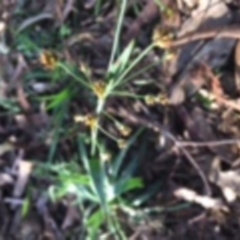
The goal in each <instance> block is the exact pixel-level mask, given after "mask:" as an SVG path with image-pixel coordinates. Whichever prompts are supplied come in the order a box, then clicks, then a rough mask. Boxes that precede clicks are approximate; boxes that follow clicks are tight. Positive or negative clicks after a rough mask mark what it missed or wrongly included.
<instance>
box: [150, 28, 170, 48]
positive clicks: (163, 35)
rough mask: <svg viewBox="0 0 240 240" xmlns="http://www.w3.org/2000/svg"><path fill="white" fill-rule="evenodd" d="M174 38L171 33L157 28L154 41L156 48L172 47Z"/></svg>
mask: <svg viewBox="0 0 240 240" xmlns="http://www.w3.org/2000/svg"><path fill="white" fill-rule="evenodd" d="M172 38H173V36H172V35H171V34H170V33H168V32H166V31H164V30H161V29H160V28H159V27H156V28H155V29H154V32H153V36H152V41H153V42H154V44H155V46H156V47H159V48H163V49H164V48H169V47H170V46H171V42H172Z"/></svg>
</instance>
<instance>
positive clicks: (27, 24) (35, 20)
mask: <svg viewBox="0 0 240 240" xmlns="http://www.w3.org/2000/svg"><path fill="white" fill-rule="evenodd" d="M53 18H54V16H53V14H52V13H40V14H38V15H36V16H32V17H30V18H27V19H26V20H24V21H23V22H22V24H20V26H19V27H18V30H17V32H18V33H20V32H22V31H23V30H24V29H26V28H28V27H30V26H32V25H33V24H36V23H38V22H41V21H43V20H46V19H53Z"/></svg>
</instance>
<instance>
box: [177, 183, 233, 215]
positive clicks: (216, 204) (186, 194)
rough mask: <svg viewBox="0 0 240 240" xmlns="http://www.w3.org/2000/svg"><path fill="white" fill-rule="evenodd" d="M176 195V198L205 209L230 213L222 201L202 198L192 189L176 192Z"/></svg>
mask: <svg viewBox="0 0 240 240" xmlns="http://www.w3.org/2000/svg"><path fill="white" fill-rule="evenodd" d="M174 195H175V197H177V198H180V199H183V200H185V201H187V202H191V203H196V204H199V205H201V206H202V207H203V208H205V209H211V210H223V211H226V212H228V211H229V210H228V208H227V206H225V205H224V203H223V201H222V200H221V199H217V198H212V197H209V196H201V195H199V194H198V193H196V192H195V191H193V190H191V189H187V188H180V189H177V190H175V191H174Z"/></svg>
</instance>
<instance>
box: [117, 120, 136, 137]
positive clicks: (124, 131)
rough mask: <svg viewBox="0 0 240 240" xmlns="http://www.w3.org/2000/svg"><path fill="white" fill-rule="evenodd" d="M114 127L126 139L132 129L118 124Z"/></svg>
mask: <svg viewBox="0 0 240 240" xmlns="http://www.w3.org/2000/svg"><path fill="white" fill-rule="evenodd" d="M116 126H117V128H118V130H119V132H120V134H121V135H122V136H123V137H128V136H129V135H130V134H131V132H132V129H131V128H130V127H128V126H126V125H123V124H120V123H119V124H117V125H116Z"/></svg>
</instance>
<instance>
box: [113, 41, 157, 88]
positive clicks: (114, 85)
mask: <svg viewBox="0 0 240 240" xmlns="http://www.w3.org/2000/svg"><path fill="white" fill-rule="evenodd" d="M154 46H155V44H154V43H153V44H151V45H150V46H148V47H147V48H146V49H145V50H144V51H143V52H142V53H141V54H140V55H139V56H138V57H137V58H136V59H135V60H134V61H133V63H132V64H131V65H130V66H129V67H128V68H127V69H126V71H125V72H124V73H123V74H122V75H121V76H120V77H119V78H118V80H117V81H116V82H115V83H114V84H113V88H116V87H117V86H118V85H120V84H121V82H122V80H123V79H124V78H125V77H126V76H127V74H128V73H129V72H130V71H131V70H132V69H133V68H134V67H135V66H136V65H137V64H138V63H139V62H140V61H141V60H142V59H143V58H144V57H145V56H146V55H147V54H148V53H149V52H150V51H151V50H152V49H153V48H154Z"/></svg>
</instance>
